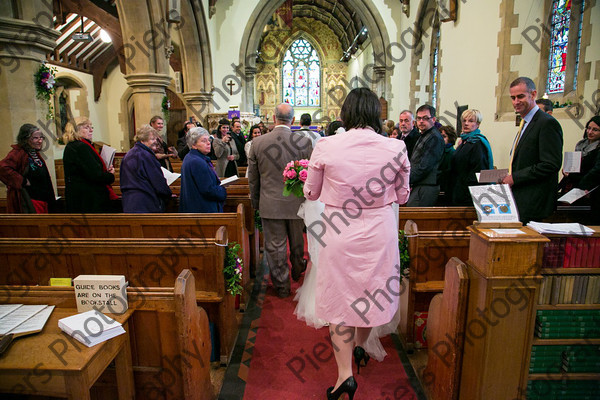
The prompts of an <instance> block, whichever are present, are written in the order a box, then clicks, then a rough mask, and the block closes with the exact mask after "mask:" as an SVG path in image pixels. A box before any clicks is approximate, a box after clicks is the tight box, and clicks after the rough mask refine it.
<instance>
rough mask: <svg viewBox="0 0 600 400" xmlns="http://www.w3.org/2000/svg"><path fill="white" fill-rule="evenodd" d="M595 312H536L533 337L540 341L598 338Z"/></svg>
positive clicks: (598, 321)
mask: <svg viewBox="0 0 600 400" xmlns="http://www.w3.org/2000/svg"><path fill="white" fill-rule="evenodd" d="M598 325H600V314H599V313H598V311H597V310H537V313H536V317H535V336H536V337H538V338H540V339H577V338H588V339H592V338H600V330H599V329H598Z"/></svg>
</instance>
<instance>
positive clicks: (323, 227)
mask: <svg viewBox="0 0 600 400" xmlns="http://www.w3.org/2000/svg"><path fill="white" fill-rule="evenodd" d="M380 112H381V106H380V103H379V99H378V98H377V96H376V95H375V94H374V93H373V92H372V91H370V90H369V89H366V88H358V89H354V90H352V91H351V92H350V93H349V94H348V97H347V98H346V100H345V102H344V105H343V106H342V110H341V119H342V121H343V124H344V127H345V128H346V130H347V132H346V133H344V134H341V135H335V136H329V137H326V138H322V139H321V140H319V142H318V143H317V145H316V147H315V149H314V151H313V153H312V156H311V159H310V164H309V167H308V178H307V180H306V182H305V185H304V195H305V196H306V198H307V199H308V200H311V201H315V200H317V199H318V200H320V201H321V202H322V203H323V204H324V210H323V211H322V213H321V214H320V218H318V219H316V220H314V221H309V220H308V219H307V222H309V223H308V224H307V235H308V236H309V241H310V240H311V239H312V240H313V241H316V243H317V244H318V257H317V264H318V268H317V269H316V274H314V275H315V276H312V275H313V271H309V274H308V275H309V276H307V277H305V279H306V280H307V281H310V279H314V280H315V281H316V283H315V285H314V286H315V287H314V296H315V297H314V303H312V304H313V305H314V307H315V310H314V319H315V320H316V321H322V322H323V323H327V324H329V333H330V336H331V341H332V347H333V349H334V354H335V359H336V363H337V366H338V379H337V382H336V383H335V385H334V386H332V387H330V388H329V389H328V390H327V397H328V398H329V399H337V398H338V397H339V396H340V395H342V394H343V393H347V394H348V395H349V398H350V399H352V398H353V396H354V392H355V391H356V389H357V384H356V381H355V380H354V377H353V372H352V356H353V355H354V358H355V363H356V364H357V366H358V368H360V366H365V365H366V362H367V361H368V359H369V354H371V355H372V356H374V357H376V358H377V359H382V358H383V356H384V355H385V351H383V348H382V347H381V344H380V343H379V337H380V336H381V335H385V334H389V333H391V332H393V331H394V330H395V328H396V326H397V319H395V317H396V316H397V311H398V303H399V297H400V256H399V253H398V223H397V208H394V207H392V203H398V204H404V203H406V201H407V200H408V195H409V186H408V178H409V175H410V163H409V161H408V157H407V154H406V147H405V145H404V142H403V141H401V140H390V139H389V138H386V137H384V136H381V135H380V134H379V132H381V128H382V127H381V121H380V119H379V118H380ZM309 246H310V244H309ZM312 256H313V254H312V253H311V257H312ZM305 285H306V282H305ZM301 291H304V292H305V293H301V295H300V300H301V301H302V300H303V299H302V298H303V297H304V296H307V297H312V296H309V295H308V292H311V290H310V289H309V288H308V287H307V288H306V289H305V288H304V287H303V288H302V289H301ZM305 319H306V318H305ZM313 325H316V326H318V325H317V324H313ZM350 333H352V334H353V335H352V336H351V337H352V338H353V340H348V338H349V334H350ZM365 350H366V352H365Z"/></svg>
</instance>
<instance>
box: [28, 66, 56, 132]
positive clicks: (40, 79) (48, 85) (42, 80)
mask: <svg viewBox="0 0 600 400" xmlns="http://www.w3.org/2000/svg"><path fill="white" fill-rule="evenodd" d="M56 72H57V70H56V68H54V67H51V66H48V65H47V64H46V63H45V62H43V63H42V64H40V67H39V68H38V70H37V71H36V73H35V74H33V83H34V85H35V91H36V97H37V98H38V99H39V100H42V101H44V102H45V103H46V104H47V105H48V113H46V119H47V120H50V119H53V118H54V105H53V104H52V97H53V95H54V92H55V90H56V85H55V84H56V81H55V80H54V78H55V77H56Z"/></svg>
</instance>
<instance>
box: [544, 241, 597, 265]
mask: <svg viewBox="0 0 600 400" xmlns="http://www.w3.org/2000/svg"><path fill="white" fill-rule="evenodd" d="M542 267H543V268H600V237H572V236H569V237H565V236H563V237H551V238H550V242H548V243H546V244H545V245H544V257H543V258H542Z"/></svg>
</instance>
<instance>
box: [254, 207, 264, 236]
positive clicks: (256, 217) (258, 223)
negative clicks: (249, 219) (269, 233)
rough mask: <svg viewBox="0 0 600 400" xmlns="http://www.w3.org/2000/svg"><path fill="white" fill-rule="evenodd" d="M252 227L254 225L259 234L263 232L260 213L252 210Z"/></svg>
mask: <svg viewBox="0 0 600 400" xmlns="http://www.w3.org/2000/svg"><path fill="white" fill-rule="evenodd" d="M254 225H256V228H257V229H258V231H259V232H262V231H263V227H262V219H261V218H260V213H259V212H258V210H254Z"/></svg>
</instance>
